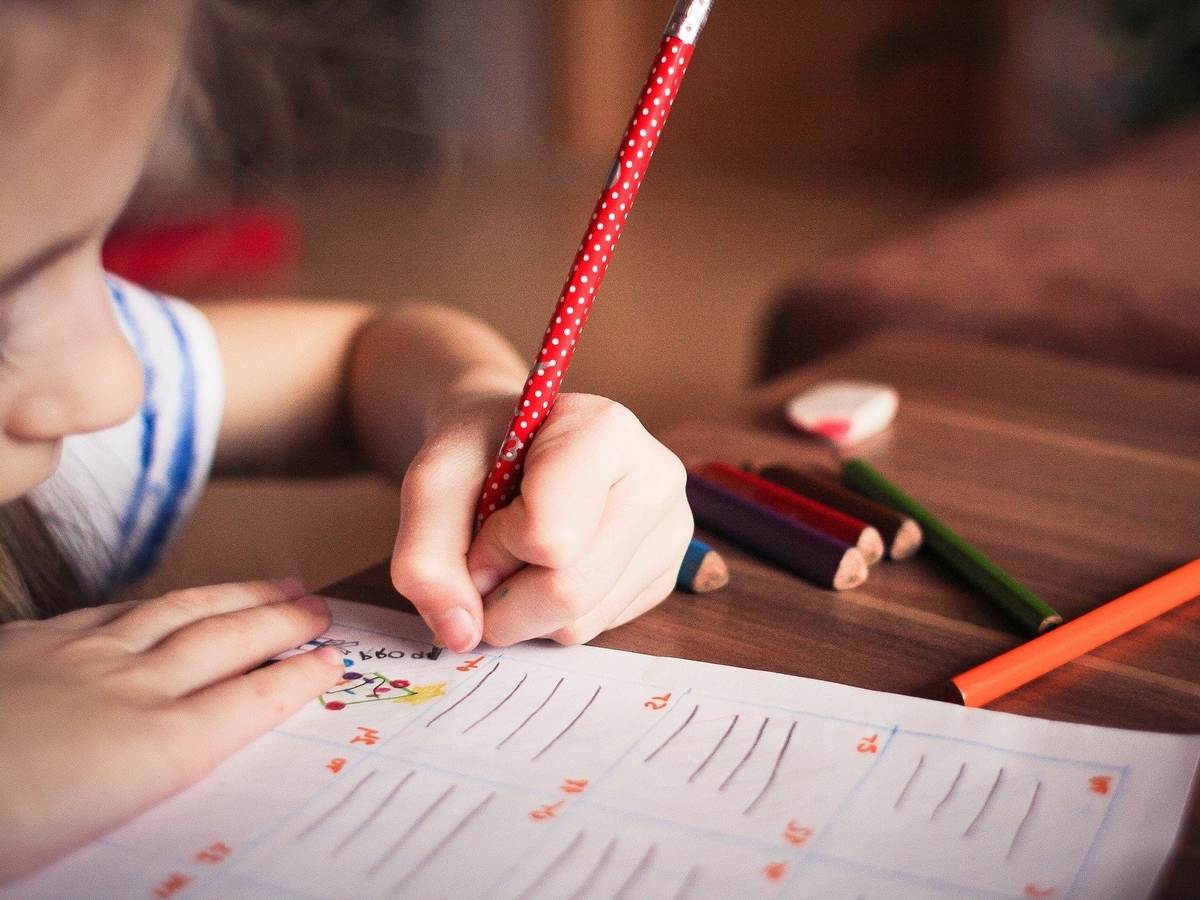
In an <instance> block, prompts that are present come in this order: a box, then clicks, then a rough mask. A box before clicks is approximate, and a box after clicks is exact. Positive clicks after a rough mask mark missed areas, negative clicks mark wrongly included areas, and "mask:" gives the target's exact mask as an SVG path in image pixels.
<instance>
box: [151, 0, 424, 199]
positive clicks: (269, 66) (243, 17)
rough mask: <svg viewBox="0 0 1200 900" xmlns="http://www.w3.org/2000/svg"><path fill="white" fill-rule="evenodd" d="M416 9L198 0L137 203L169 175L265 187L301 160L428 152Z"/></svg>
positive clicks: (164, 186) (323, 1) (167, 183)
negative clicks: (420, 114) (414, 38)
mask: <svg viewBox="0 0 1200 900" xmlns="http://www.w3.org/2000/svg"><path fill="white" fill-rule="evenodd" d="M418 17H419V5H418V4H416V3H413V2H407V0H405V2H401V0H389V2H387V3H378V2H374V0H354V2H348V0H197V3H196V6H195V10H194V19H193V25H192V29H191V34H190V38H189V47H188V53H187V57H186V60H185V64H184V66H183V69H182V71H181V73H180V76H179V80H178V82H177V84H176V88H175V93H174V96H173V98H172V103H171V107H170V109H169V110H168V114H167V117H166V121H165V123H164V127H163V128H162V130H161V131H160V133H159V136H158V139H157V142H156V146H155V151H154V152H153V153H152V154H151V157H150V161H149V165H148V172H147V173H146V177H145V178H144V180H143V185H142V189H141V190H140V191H139V199H140V201H141V202H139V206H140V205H142V203H144V202H145V201H146V199H149V202H151V203H153V202H154V199H155V198H156V197H158V196H161V195H162V194H163V193H168V194H169V193H170V191H171V182H172V181H175V182H179V183H182V184H183V185H184V186H185V187H191V184H190V182H194V181H197V180H199V181H214V180H215V181H217V182H221V183H223V184H224V185H225V187H226V188H227V189H229V188H234V189H236V188H240V187H242V186H245V185H248V186H249V188H250V189H251V190H261V188H262V185H263V182H264V181H265V182H272V183H273V182H277V181H278V180H279V179H280V178H281V176H286V175H288V174H290V173H291V172H292V171H293V170H294V168H295V167H296V166H297V165H306V164H327V163H330V162H338V163H340V162H344V161H346V160H348V159H354V160H357V161H361V160H363V159H372V158H378V157H379V156H381V155H382V156H386V157H387V158H388V159H389V160H390V161H395V160H396V159H405V160H410V161H411V160H414V159H416V161H417V162H421V161H423V160H424V158H425V157H426V156H427V155H428V153H429V144H430V138H429V135H428V133H427V131H426V130H425V129H423V128H422V127H420V126H419V125H417V124H415V117H416V109H417V107H418V106H419V101H418V95H419V94H420V91H421V87H420V72H419V67H418V65H417V58H416V54H415V51H414V49H413V46H412V43H411V41H410V40H409V39H408V37H406V36H407V35H409V34H410V33H411V32H412V31H413V30H414V28H415V27H416V25H417V21H418Z"/></svg>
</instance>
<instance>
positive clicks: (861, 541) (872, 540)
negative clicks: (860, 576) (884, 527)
mask: <svg viewBox="0 0 1200 900" xmlns="http://www.w3.org/2000/svg"><path fill="white" fill-rule="evenodd" d="M858 550H859V552H860V553H861V554H862V555H863V559H864V560H866V563H867V565H868V566H873V565H875V563H877V562H879V561H880V560H881V559H883V536H882V535H881V534H880V533H879V530H878V529H876V528H875V527H873V526H871V525H868V526H867V527H866V528H864V529H863V530H862V534H861V535H859V538H858Z"/></svg>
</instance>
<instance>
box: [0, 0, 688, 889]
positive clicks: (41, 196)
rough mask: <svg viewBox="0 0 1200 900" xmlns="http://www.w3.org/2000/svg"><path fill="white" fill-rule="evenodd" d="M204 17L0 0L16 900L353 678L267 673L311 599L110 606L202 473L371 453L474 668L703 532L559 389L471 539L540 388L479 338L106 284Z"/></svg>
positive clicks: (665, 559) (647, 599)
mask: <svg viewBox="0 0 1200 900" xmlns="http://www.w3.org/2000/svg"><path fill="white" fill-rule="evenodd" d="M191 14H192V9H191V8H190V3H189V2H188V0H121V2H117V3H114V2H110V0H0V73H2V75H0V173H2V175H3V189H2V190H0V426H2V427H0V502H3V503H4V506H3V507H0V621H3V620H10V621H9V624H7V625H4V626H3V627H2V628H0V721H3V723H4V724H3V729H2V730H0V882H3V881H6V880H8V879H11V878H14V877H17V876H19V875H21V874H24V873H28V872H30V871H33V870H34V869H36V868H38V867H40V866H43V865H45V864H47V863H49V862H50V861H52V860H54V859H56V858H57V857H59V856H61V855H63V854H65V853H67V852H69V851H71V850H72V849H74V848H77V847H79V846H81V845H82V844H84V843H86V842H87V841H89V840H91V839H94V838H96V837H98V836H100V835H102V834H104V833H105V832H107V831H108V830H110V829H112V828H113V827H115V826H116V825H118V824H120V823H122V822H124V821H126V820H128V819H130V818H131V817H133V816H135V815H137V814H138V813H140V812H142V811H143V810H145V809H147V808H148V807H150V806H152V805H153V804H155V803H157V802H159V801H161V800H163V799H164V798H166V797H168V796H170V795H171V794H172V793H174V792H176V791H178V790H180V789H182V788H183V787H185V786H187V785H188V784H191V783H192V782H194V781H196V780H197V779H199V778H200V777H202V776H203V775H204V774H205V773H206V772H208V771H210V770H211V769H212V768H213V767H214V766H215V765H216V764H217V763H218V762H220V761H221V760H222V759H223V758H224V757H226V756H227V755H229V754H230V753H232V752H233V751H234V750H236V749H237V748H238V747H240V746H242V745H244V744H246V743H248V742H249V741H250V740H252V739H253V738H255V737H256V736H257V735H259V734H261V733H263V732H264V731H266V730H268V729H270V728H271V727H273V726H274V725H276V724H277V723H279V722H280V721H282V720H283V719H285V718H286V717H287V716H288V715H290V714H291V713H292V712H293V711H294V710H296V709H297V708H298V707H299V706H300V705H302V704H303V703H305V702H306V701H308V700H310V699H311V698H312V697H314V696H316V695H317V694H318V693H320V692H321V691H322V690H325V689H326V688H328V687H329V686H330V685H331V684H332V683H333V682H334V681H335V680H336V678H337V676H338V674H339V671H340V661H339V660H338V659H337V658H336V654H333V653H331V652H328V651H324V650H318V651H315V652H313V653H308V654H302V655H298V656H294V657H291V658H289V659H287V660H285V661H283V662H280V663H277V664H275V665H272V666H269V667H265V668H258V666H259V664H260V663H262V662H263V661H265V660H267V659H268V658H270V657H271V656H273V655H275V654H277V653H279V652H280V651H282V650H284V649H286V648H289V647H294V646H297V645H299V644H302V643H303V642H305V641H306V640H308V639H310V638H313V637H315V636H317V635H318V634H320V633H321V632H322V631H323V630H324V629H325V628H326V626H327V625H328V624H329V613H328V611H327V609H326V608H325V605H324V604H323V603H322V601H320V600H319V599H317V598H315V597H312V596H310V595H308V594H307V592H306V591H305V589H304V588H303V587H302V586H301V585H299V584H298V583H296V582H294V581H278V582H261V583H255V584H241V585H220V586H216V587H207V588H195V589H191V590H187V591H181V592H177V593H174V594H171V595H168V596H166V597H162V598H158V599H155V600H150V601H147V602H143V603H132V602H130V603H119V604H110V605H91V603H92V601H93V600H99V599H103V597H104V596H105V595H106V594H108V593H109V592H111V591H112V590H113V589H115V588H117V587H119V586H120V585H122V584H123V583H127V582H128V581H130V580H131V579H135V578H137V577H138V576H140V575H141V574H143V573H144V572H145V571H146V570H147V569H148V568H150V567H151V566H152V565H153V563H154V561H155V560H156V559H157V558H158V556H159V555H160V554H161V552H162V550H163V548H164V547H165V546H166V544H167V543H168V542H169V540H170V538H171V536H172V535H173V534H174V533H175V531H176V530H177V528H178V525H179V522H180V521H182V519H183V518H184V516H185V515H186V512H187V510H188V509H189V508H190V505H191V503H192V502H193V501H194V499H195V495H196V493H197V491H198V490H199V488H200V487H201V486H202V484H203V482H204V480H205V477H206V474H207V469H208V466H209V464H210V461H211V462H212V463H213V464H214V465H215V467H216V469H217V470H218V471H252V470H254V469H255V468H256V467H258V468H261V467H263V466H264V464H270V465H273V464H274V463H278V462H279V461H284V462H286V463H287V464H288V465H289V467H291V468H292V469H293V470H305V471H311V470H312V469H313V467H314V464H315V463H317V462H318V461H320V460H322V459H326V458H329V457H330V455H331V454H332V452H333V451H334V450H336V449H338V448H346V447H350V448H351V449H352V450H353V451H354V452H355V453H356V454H357V455H358V457H359V458H360V459H361V460H362V461H363V462H364V463H366V464H368V465H370V466H372V467H374V468H376V469H377V470H379V471H381V472H383V473H386V474H388V475H390V476H392V477H394V478H396V479H397V480H400V479H402V480H403V483H402V488H401V515H400V529H399V534H398V537H397V539H396V548H395V553H394V556H393V559H392V575H393V580H394V581H395V584H396V586H397V588H398V589H399V590H400V591H401V592H402V593H404V594H405V595H406V596H407V597H409V598H410V599H411V600H412V601H413V603H414V604H415V605H416V607H417V608H418V610H419V611H420V612H421V615H422V616H424V618H425V619H426V621H427V622H428V623H429V624H430V626H431V627H432V628H433V629H434V630H435V631H436V633H437V634H438V636H439V637H440V639H441V641H442V642H443V643H445V644H446V645H447V646H448V647H449V648H450V649H452V650H455V651H466V650H469V649H471V648H473V647H474V646H475V645H476V644H477V643H478V642H479V641H480V640H486V641H488V642H490V643H492V644H498V645H504V644H510V643H512V642H515V641H521V640H525V639H528V638H534V637H550V638H552V639H554V640H557V641H560V642H563V643H575V642H579V641H585V640H588V639H589V638H591V637H592V636H594V635H596V634H597V633H598V632H600V631H601V630H603V629H605V628H609V627H611V626H613V625H617V624H620V623H622V622H625V621H627V620H629V619H631V618H633V617H634V616H637V615H638V614H640V613H641V612H643V611H645V610H646V609H648V608H650V607H651V606H653V605H654V604H656V603H657V602H659V601H660V600H661V599H662V598H663V597H665V596H666V594H667V593H668V592H669V591H670V590H671V587H672V585H673V584H674V579H675V573H676V571H677V568H678V565H679V562H680V560H681V558H682V556H683V553H684V550H685V548H686V546H687V543H688V539H689V536H690V534H691V525H692V522H691V514H690V512H689V510H688V507H687V503H686V499H685V497H684V493H683V480H684V479H683V470H682V467H681V465H680V464H679V462H678V460H676V459H675V458H674V457H673V456H672V455H671V454H670V453H669V452H668V451H667V450H666V449H665V448H663V447H662V446H661V445H660V444H658V443H657V442H656V441H655V440H653V439H652V438H651V437H650V436H649V435H648V434H647V433H646V432H645V431H644V430H643V429H642V427H641V426H640V424H639V423H638V422H637V420H636V419H635V418H634V417H633V416H632V415H631V414H629V413H628V412H627V411H625V410H624V409H622V408H621V407H619V406H618V405H616V404H614V403H612V402H610V401H607V400H604V399H601V398H598V397H589V396H581V395H569V394H568V395H563V396H562V397H560V399H559V401H558V404H557V405H556V407H555V408H554V411H553V414H552V415H551V416H550V418H548V419H547V421H546V424H545V427H544V428H543V429H542V432H541V434H540V436H539V437H538V439H537V441H536V442H535V443H534V445H533V446H532V448H531V450H530V453H529V456H528V461H527V468H526V473H525V477H524V482H523V486H522V493H521V496H520V497H519V498H518V499H517V501H516V502H514V503H513V504H512V505H511V506H510V507H508V508H507V509H505V510H502V511H500V512H498V513H496V514H495V515H493V516H491V518H489V519H488V521H487V523H486V524H485V526H484V527H483V529H482V530H481V531H480V532H479V534H478V535H475V536H474V537H472V529H471V522H472V516H473V512H474V504H475V501H476V499H477V496H478V493H479V490H480V486H481V483H482V479H483V476H484V473H485V472H486V471H487V469H488V467H489V466H490V465H491V463H492V461H493V459H494V454H495V452H496V449H497V447H498V446H499V441H500V437H501V435H502V433H503V431H504V429H505V427H506V426H507V423H508V418H509V416H510V414H511V411H512V408H513V404H514V401H515V398H516V396H517V394H518V393H519V391H520V389H521V387H522V384H523V382H524V380H525V374H526V373H525V367H524V366H523V365H522V363H521V361H520V360H519V359H518V358H517V357H516V356H515V355H514V353H513V351H512V350H511V349H510V348H509V347H508V346H507V345H506V344H505V343H504V342H503V341H502V340H501V339H500V338H499V337H498V336H497V335H496V334H495V333H494V332H492V331H491V330H489V329H488V328H486V327H485V326H483V325H481V324H480V323H478V322H476V321H474V320H472V319H469V318H467V317H465V316H463V315H460V314H457V313H454V312H452V311H449V310H446V309H439V308H432V307H418V308H409V309H398V310H394V311H389V312H384V313H377V312H376V311H374V310H373V309H372V308H369V307H366V306H362V305H358V304H355V303H349V302H329V303H322V304H303V305H302V304H299V303H287V302H272V303H257V304H246V305H238V304H229V305H220V306H215V307H213V308H211V309H208V310H206V311H205V312H206V313H207V317H206V316H205V315H202V314H201V313H200V312H198V311H197V310H195V309H193V308H191V307H187V306H185V305H183V304H181V303H178V302H175V301H163V300H161V299H160V298H156V297H154V296H152V295H150V294H147V293H146V292H144V291H141V290H140V289H138V288H136V287H134V286H132V285H129V284H125V283H123V282H120V281H118V280H115V279H111V278H107V277H106V276H105V275H104V273H103V272H102V271H101V269H100V265H99V248H100V244H101V241H102V239H103V237H104V234H105V232H106V230H107V229H108V227H109V226H110V225H111V223H112V222H113V220H114V218H115V217H116V216H117V214H118V213H119V212H120V210H121V207H122V205H123V203H124V202H125V200H126V198H127V197H128V195H129V193H130V191H131V190H132V187H133V184H134V182H135V180H136V178H137V176H138V172H139V170H140V168H141V166H142V164H143V162H144V158H145V155H146V150H147V145H148V143H149V141H150V138H151V136H152V134H153V132H154V129H155V127H156V122H157V120H158V118H159V115H160V113H161V110H162V107H163V105H164V103H165V101H166V98H167V95H168V92H169V90H170V88H171V85H172V82H173V79H174V78H175V75H176V72H177V70H178V68H179V67H180V64H181V58H182V55H183V52H184V45H185V37H186V34H187V30H188V25H189V19H190V16H191ZM222 370H223V373H224V374H223V378H222ZM60 459H61V462H60ZM264 461H265V463H264ZM77 607H78V608H77ZM64 610H73V611H65V612H64ZM54 613H58V614H57V615H52V614H54ZM46 616H49V617H46Z"/></svg>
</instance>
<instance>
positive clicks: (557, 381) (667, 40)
mask: <svg viewBox="0 0 1200 900" xmlns="http://www.w3.org/2000/svg"><path fill="white" fill-rule="evenodd" d="M711 6H712V0H681V2H679V3H677V4H676V5H675V10H674V12H673V14H672V16H671V20H670V22H669V23H668V25H667V28H666V31H665V33H664V34H663V40H662V45H661V46H660V47H659V52H658V54H657V55H656V56H655V58H654V65H653V66H651V68H650V75H649V76H648V77H647V79H646V86H645V88H644V90H643V91H642V93H641V95H640V96H639V97H638V102H637V105H636V106H635V108H634V111H633V116H632V118H631V119H630V120H629V126H628V127H627V128H626V129H625V134H624V136H623V137H622V138H621V146H620V148H619V149H618V150H617V155H616V159H614V160H613V166H612V171H611V172H610V173H609V176H608V180H607V182H606V183H605V185H604V190H603V191H602V192H601V194H600V199H599V200H598V201H597V202H596V207H595V209H594V210H593V212H592V218H591V220H590V221H589V223H588V227H587V231H586V232H585V233H584V236H583V241H582V242H581V243H580V245H579V250H578V251H577V252H576V254H575V259H574V261H573V262H572V264H571V270H570V272H569V273H568V274H567V281H566V284H565V285H564V286H563V291H562V294H561V295H560V296H559V298H558V303H557V304H556V305H555V307H554V314H553V315H552V316H551V318H550V324H549V327H547V329H546V334H545V336H544V338H543V339H542V347H541V350H540V351H539V352H538V355H537V359H536V360H535V361H534V364H533V368H532V370H531V371H530V373H529V379H528V380H527V381H526V382H525V388H524V390H523V392H522V394H521V398H520V399H519V400H518V401H517V408H516V411H515V412H514V414H513V419H512V423H511V424H510V425H509V429H508V434H507V435H506V436H505V438H504V442H503V444H502V445H501V447H500V453H499V455H498V457H497V459H496V463H495V465H494V466H493V467H492V469H491V471H490V472H489V473H488V477H487V479H486V480H485V482H484V485H483V492H482V494H481V496H480V498H479V505H478V507H477V508H476V514H475V527H476V529H478V528H479V526H481V525H482V524H483V522H484V520H485V519H486V518H487V517H488V516H489V515H491V514H492V513H493V512H495V511H496V510H498V509H501V508H503V507H505V506H507V505H508V504H509V503H511V502H512V500H513V498H514V497H515V496H516V495H517V491H518V489H519V487H520V483H521V472H522V467H523V464H524V460H525V455H526V453H527V452H528V451H529V444H530V442H531V441H532V440H533V438H534V436H535V435H536V434H537V432H538V430H539V429H540V428H541V426H542V423H543V422H545V421H546V417H547V416H548V415H549V414H550V409H551V408H552V407H553V406H554V400H555V398H556V397H557V396H558V391H559V387H560V386H561V384H562V380H563V376H564V375H566V372H567V366H568V365H569V364H570V362H571V357H572V355H573V354H574V352H575V345H576V343H577V342H578V341H579V334H580V332H581V331H582V330H583V326H584V324H585V323H586V322H587V317H588V313H589V312H591V309H592V302H593V300H594V299H595V297H596V292H597V291H599V290H600V284H601V282H602V281H603V280H604V274H605V272H606V271H607V270H608V264H609V261H610V260H611V259H612V254H613V251H614V250H615V249H616V246H617V240H618V239H619V238H620V235H621V229H622V228H624V227H625V221H626V219H628V218H629V210H630V208H631V207H632V206H633V201H634V199H635V198H636V197H637V193H638V188H639V187H640V186H641V182H642V179H643V178H644V177H645V174H646V168H647V167H648V166H649V165H650V158H651V157H652V156H653V155H654V150H655V148H656V147H657V146H658V139H659V136H660V135H661V134H662V129H663V125H664V124H665V123H666V121H667V115H668V113H670V111H671V106H672V104H674V102H675V95H676V94H677V93H678V91H679V85H680V83H681V82H682V81H683V75H684V72H685V71H686V70H687V66H688V63H689V62H690V61H691V58H692V50H693V49H694V47H695V44H696V39H697V37H699V35H700V30H701V29H702V28H703V27H704V22H705V20H706V19H707V17H708V11H709V9H710V8H711Z"/></svg>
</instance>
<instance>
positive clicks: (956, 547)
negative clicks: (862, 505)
mask: <svg viewBox="0 0 1200 900" xmlns="http://www.w3.org/2000/svg"><path fill="white" fill-rule="evenodd" d="M842 480H843V481H845V482H846V484H847V485H849V486H850V487H852V488H853V489H854V490H856V491H858V492H859V493H861V494H865V495H866V496H867V497H870V498H871V499H872V500H876V501H878V502H880V503H883V504H885V505H887V506H890V507H892V509H896V510H899V511H900V512H902V513H904V514H905V515H908V516H911V517H912V518H913V519H914V520H916V522H917V524H918V525H920V526H921V530H922V531H923V532H924V533H925V544H926V545H927V546H928V547H929V549H930V550H932V551H933V552H934V553H936V554H937V555H938V556H939V557H940V558H941V559H942V561H943V562H945V563H946V564H947V565H949V566H950V567H951V568H952V569H954V570H955V571H956V572H957V573H958V574H959V575H960V576H962V577H963V578H964V579H966V580H967V581H968V582H970V583H971V584H972V585H974V586H975V588H977V589H978V590H979V591H981V592H982V593H983V594H984V595H985V596H986V597H987V598H988V599H990V600H992V601H993V602H994V603H996V604H997V605H998V606H999V607H1000V608H1001V609H1003V610H1004V611H1005V612H1007V613H1008V614H1009V615H1011V616H1012V617H1013V618H1014V619H1016V621H1017V622H1018V623H1020V625H1021V627H1022V628H1024V629H1025V630H1026V631H1028V632H1029V633H1030V634H1041V633H1042V632H1043V631H1047V630H1049V629H1051V628H1053V627H1055V626H1056V625H1061V624H1062V616H1060V615H1059V614H1058V613H1056V612H1055V611H1054V610H1053V609H1051V608H1050V607H1049V606H1048V605H1047V604H1046V603H1045V602H1043V601H1042V600H1040V599H1038V597H1037V596H1036V595H1035V594H1034V593H1033V592H1032V591H1030V590H1029V589H1028V588H1027V587H1025V586H1024V585H1022V584H1021V583H1020V582H1018V581H1017V580H1016V579H1015V578H1013V577H1012V576H1011V575H1009V574H1008V573H1007V572H1005V571H1004V570H1003V569H1001V568H1000V567H999V566H998V565H996V564H995V563H994V562H992V561H991V560H990V559H988V558H987V557H986V556H984V555H983V554H982V553H981V552H980V551H979V550H977V549H976V548H975V547H973V546H972V545H971V544H969V543H967V542H966V541H965V540H964V539H963V538H961V537H959V535H957V534H956V533H955V532H953V531H952V530H951V529H950V528H949V526H947V525H946V524H945V523H944V522H942V521H941V520H940V519H938V518H937V517H935V516H934V515H933V513H931V512H929V511H928V510H927V509H925V508H924V507H923V506H921V505H920V504H919V503H917V501H916V500H914V499H913V498H912V497H910V496H909V495H908V494H906V493H904V491H902V490H901V489H900V488H898V487H896V485H894V484H892V483H891V482H890V481H888V480H887V479H886V478H885V477H884V476H883V474H882V473H880V472H878V471H877V470H876V469H875V468H873V467H872V466H871V465H870V464H869V463H867V462H865V461H864V460H861V459H848V460H846V461H845V462H843V463H842Z"/></svg>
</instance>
